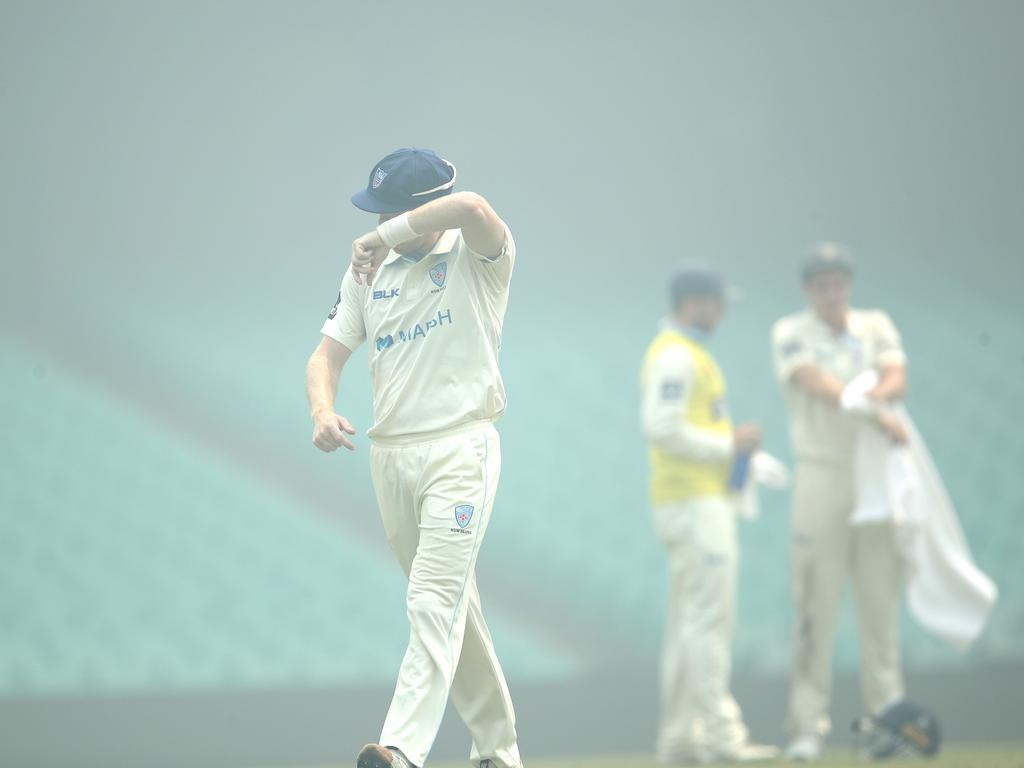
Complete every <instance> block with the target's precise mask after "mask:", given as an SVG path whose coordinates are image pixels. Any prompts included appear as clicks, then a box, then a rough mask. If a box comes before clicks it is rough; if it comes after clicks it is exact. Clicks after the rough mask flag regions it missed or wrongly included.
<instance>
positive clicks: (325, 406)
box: [306, 336, 356, 453]
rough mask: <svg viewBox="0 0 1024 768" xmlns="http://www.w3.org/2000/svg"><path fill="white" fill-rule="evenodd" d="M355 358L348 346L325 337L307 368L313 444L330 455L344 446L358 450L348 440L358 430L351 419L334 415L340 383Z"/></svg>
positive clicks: (314, 351) (310, 357) (310, 358)
mask: <svg viewBox="0 0 1024 768" xmlns="http://www.w3.org/2000/svg"><path fill="white" fill-rule="evenodd" d="M351 355H352V350H350V349H349V348H348V347H346V346H345V345H344V344H341V343H340V342H337V341H335V340H334V339H332V338H330V337H329V336H324V337H323V338H322V339H321V340H320V344H319V345H317V348H316V349H314V350H313V354H312V355H310V356H309V362H308V363H307V364H306V396H307V397H308V398H309V411H310V416H311V417H312V419H313V444H314V445H316V447H317V448H319V449H320V450H321V451H325V452H327V453H330V452H331V451H334V450H337V449H338V448H340V447H342V446H344V447H345V448H348V449H349V450H350V451H354V450H355V448H356V447H355V445H353V444H352V441H351V440H349V439H348V437H347V436H346V435H354V434H355V433H356V431H355V429H354V428H353V426H352V425H351V424H350V423H349V421H348V419H346V418H345V417H344V416H339V415H338V414H336V413H335V412H334V398H335V397H336V396H337V394H338V381H339V379H340V378H341V371H342V369H343V368H344V367H345V363H346V362H348V359H349V357H351Z"/></svg>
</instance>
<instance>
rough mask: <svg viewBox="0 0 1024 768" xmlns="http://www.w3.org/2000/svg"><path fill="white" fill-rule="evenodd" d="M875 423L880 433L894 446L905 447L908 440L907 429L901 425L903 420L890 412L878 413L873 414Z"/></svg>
mask: <svg viewBox="0 0 1024 768" xmlns="http://www.w3.org/2000/svg"><path fill="white" fill-rule="evenodd" d="M875 421H876V422H877V423H878V426H879V427H881V429H882V431H883V432H885V434H886V435H887V436H888V437H889V439H890V440H892V441H893V442H894V443H895V444H896V445H906V444H907V441H908V440H909V438H908V436H907V428H906V427H905V426H904V425H903V419H901V418H900V417H899V416H897V415H896V414H895V413H892V412H891V411H879V412H878V413H877V414H875Z"/></svg>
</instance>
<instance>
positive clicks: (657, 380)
mask: <svg viewBox="0 0 1024 768" xmlns="http://www.w3.org/2000/svg"><path fill="white" fill-rule="evenodd" d="M670 294H671V296H670V298H671V307H672V313H671V315H670V316H669V318H668V319H667V320H666V321H665V322H664V326H663V328H662V329H661V331H660V333H658V335H657V336H656V337H655V339H654V341H653V342H652V343H651V345H650V347H649V348H648V350H647V354H646V356H645V358H644V364H643V370H642V372H641V388H642V397H643V405H642V414H641V416H642V421H643V429H644V435H645V437H646V438H647V441H648V443H649V445H650V463H651V502H652V504H653V506H654V524H655V528H656V530H657V533H658V536H659V538H660V539H661V540H662V542H663V543H664V545H665V548H666V550H667V553H668V559H669V570H670V587H669V606H668V617H667V621H666V628H665V642H664V649H663V653H662V663H661V722H660V725H659V731H658V743H657V755H658V759H659V761H661V762H662V763H667V764H672V763H694V762H696V763H711V762H720V761H725V762H744V763H746V762H756V761H760V760H771V759H773V758H774V757H776V755H777V753H778V750H776V749H775V748H774V747H768V746H763V745H759V744H753V743H751V742H750V741H749V740H748V735H747V729H746V726H745V725H744V724H743V717H742V714H741V713H740V709H739V707H738V706H737V704H736V701H735V699H733V697H732V694H731V693H730V692H729V674H730V666H731V664H730V662H731V659H730V646H731V645H732V633H733V618H734V613H735V605H736V599H735V598H736V575H737V566H738V552H737V541H736V508H735V505H734V503H733V502H732V500H731V499H730V498H729V494H730V489H729V486H730V477H731V476H732V475H733V471H734V468H742V467H743V466H745V462H746V460H747V459H748V458H749V456H750V454H751V453H753V452H754V450H755V449H756V448H757V447H758V446H759V445H760V442H761V429H760V427H759V426H758V425H756V424H743V425H740V426H738V427H735V428H734V427H733V425H732V422H731V420H730V419H729V411H728V408H727V406H726V387H725V378H724V377H723V376H722V371H721V370H720V369H719V367H718V364H717V363H716V362H715V359H714V358H713V357H712V356H711V354H710V353H709V352H708V350H707V348H706V342H707V340H708V339H709V338H710V336H711V334H712V333H713V332H714V330H715V328H716V327H717V326H718V323H719V321H720V320H721V318H722V315H723V312H724V310H725V287H724V283H723V281H722V278H721V276H720V275H718V274H717V273H716V272H714V271H712V270H709V269H706V268H703V267H698V266H688V267H685V268H683V269H681V270H680V271H679V272H678V273H677V274H676V276H675V277H674V278H673V280H672V283H671V289H670Z"/></svg>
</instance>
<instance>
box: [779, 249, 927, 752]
mask: <svg viewBox="0 0 1024 768" xmlns="http://www.w3.org/2000/svg"><path fill="white" fill-rule="evenodd" d="M802 279H803V286H804V292H805V294H806V296H807V301H808V304H809V307H808V309H807V310H804V311H803V312H799V313H796V314H794V315H789V316H788V317H784V318H782V319H781V320H779V321H778V322H777V323H776V324H775V326H774V328H773V329H772V345H773V350H774V356H775V367H776V373H777V375H778V378H779V382H780V384H781V386H782V390H783V393H784V395H785V399H786V405H787V408H788V410H789V417H790V437H791V440H792V443H793V449H794V453H795V455H796V460H797V471H796V486H795V489H794V497H793V521H792V525H793V551H792V565H793V591H794V598H795V602H796V606H795V607H796V629H795V649H794V660H793V664H794V666H793V673H792V691H791V698H790V706H789V717H788V727H789V729H790V731H791V735H792V741H791V742H790V745H789V747H788V749H787V750H786V756H787V757H788V758H790V759H791V760H798V761H810V760H815V759H817V758H818V757H819V756H820V755H821V752H822V743H823V740H824V737H825V735H826V734H827V733H828V731H829V729H830V726H831V724H830V720H829V714H828V710H829V704H830V700H831V686H832V648H833V645H834V641H835V634H836V627H837V623H838V619H839V609H840V604H841V600H842V594H843V587H844V585H845V584H846V581H847V579H848V578H850V579H852V581H853V591H854V598H855V602H856V606H857V623H858V626H859V628H860V638H861V691H862V696H863V699H864V705H865V707H866V709H867V710H868V711H869V712H871V713H872V714H874V713H877V712H880V711H881V710H882V709H884V708H885V707H886V706H887V705H889V704H891V703H893V702H894V701H896V700H898V699H900V698H902V697H903V690H904V687H903V675H902V671H901V668H900V654H899V634H898V629H899V607H900V595H901V570H900V561H899V557H898V553H897V549H896V542H895V538H894V532H893V529H892V527H891V525H890V524H888V523H885V524H874V525H863V526H856V527H851V526H850V525H849V523H848V520H849V518H850V515H851V513H852V511H853V505H854V476H853V457H854V446H855V440H856V435H857V431H858V430H859V429H860V428H861V425H862V424H863V423H864V420H865V419H869V418H870V419H873V420H874V422H875V424H876V425H877V427H878V428H879V429H881V430H883V431H884V432H885V433H886V434H888V435H889V437H890V438H891V439H892V440H893V441H895V442H899V443H902V442H906V439H907V436H906V432H905V431H904V428H903V425H902V424H901V423H900V421H899V420H898V418H897V417H896V416H894V415H893V414H891V413H890V412H888V411H886V410H880V411H879V412H878V413H877V415H875V416H871V417H867V416H861V415H855V414H851V413H847V412H845V411H843V410H841V409H840V396H841V394H842V391H843V388H844V387H845V385H846V384H848V383H849V382H850V381H852V380H853V379H854V378H856V377H857V376H858V375H859V374H861V373H863V372H864V371H866V370H870V369H875V370H877V371H878V373H879V376H880V381H879V384H878V386H877V387H876V388H875V390H874V391H872V392H871V393H870V397H872V398H874V399H877V400H879V401H890V400H898V399H901V398H902V397H903V396H904V395H905V393H906V388H907V376H906V356H905V355H904V352H903V347H902V343H901V341H900V336H899V333H898V332H897V331H896V328H895V326H894V325H893V323H892V320H890V319H889V316H888V315H887V314H886V313H885V312H882V311H881V310H859V309H851V308H850V306H849V299H850V292H851V288H852V284H853V262H852V260H851V258H850V256H849V254H848V253H847V252H846V250H845V249H843V248H842V247H841V246H838V245H835V244H831V243H824V244H821V245H819V246H816V247H815V249H814V250H813V252H812V254H811V256H810V258H809V259H808V261H807V262H806V263H805V264H804V267H803V272H802Z"/></svg>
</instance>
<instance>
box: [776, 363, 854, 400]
mask: <svg viewBox="0 0 1024 768" xmlns="http://www.w3.org/2000/svg"><path fill="white" fill-rule="evenodd" d="M789 383H790V384H792V385H793V386H794V387H796V388H797V389H801V390H803V391H804V392H806V393H807V394H809V395H811V396H812V397H816V398H818V399H819V400H824V401H825V402H826V403H828V404H829V405H834V406H835V407H837V408H838V407H839V401H840V398H841V397H842V396H843V382H841V381H840V380H839V379H837V378H836V377H835V376H833V375H832V374H830V373H826V372H825V371H823V370H821V369H820V368H818V367H817V366H816V365H806V364H805V365H800V366H798V367H797V368H796V369H795V370H794V371H793V373H791V374H790V376H789Z"/></svg>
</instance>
